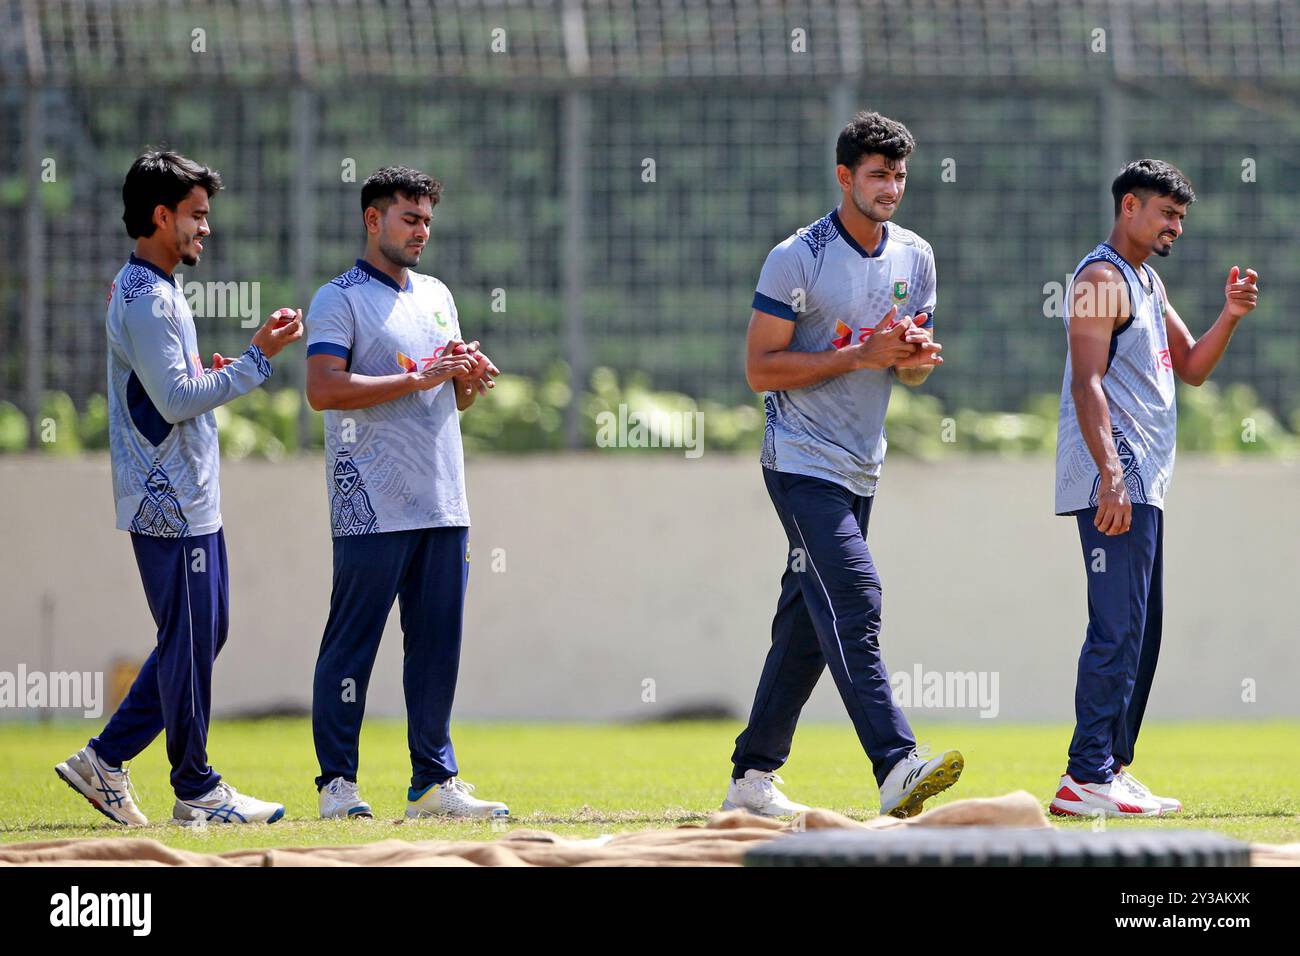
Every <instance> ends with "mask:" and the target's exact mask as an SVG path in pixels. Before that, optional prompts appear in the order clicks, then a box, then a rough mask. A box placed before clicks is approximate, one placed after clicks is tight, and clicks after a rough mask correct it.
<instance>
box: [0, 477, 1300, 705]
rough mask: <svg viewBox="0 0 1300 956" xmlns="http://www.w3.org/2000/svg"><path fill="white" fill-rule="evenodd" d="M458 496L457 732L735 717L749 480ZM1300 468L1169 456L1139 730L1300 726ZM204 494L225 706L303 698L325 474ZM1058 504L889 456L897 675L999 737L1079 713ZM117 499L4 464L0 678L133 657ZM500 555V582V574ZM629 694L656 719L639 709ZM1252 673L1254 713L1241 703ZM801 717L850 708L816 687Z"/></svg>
mask: <svg viewBox="0 0 1300 956" xmlns="http://www.w3.org/2000/svg"><path fill="white" fill-rule="evenodd" d="M468 477H469V488H470V505H471V511H472V516H473V520H474V528H473V530H472V532H471V550H472V563H471V575H470V596H469V603H468V613H467V626H466V634H465V651H464V658H463V662H462V669H461V681H460V688H459V691H458V695H457V711H456V712H457V714H458V716H460V717H463V718H469V717H490V718H556V719H559V718H563V719H580V720H606V719H618V718H637V717H654V716H657V715H663V714H664V713H665V712H667V711H668V710H670V709H672V708H675V707H680V706H689V705H692V704H699V703H710V702H713V703H721V704H724V705H726V706H728V707H731V708H733V709H734V710H735V711H736V712H739V713H743V712H745V711H747V709H748V705H749V700H750V695H751V693H752V691H753V686H754V683H755V680H756V678H757V675H758V672H759V669H760V667H761V666H762V662H763V656H764V653H765V650H766V646H767V643H768V640H769V631H768V628H769V621H770V615H771V612H772V609H773V607H774V605H775V600H776V593H777V584H778V580H779V578H780V575H781V571H782V566H783V562H784V560H785V544H784V540H783V537H782V535H781V533H780V530H779V525H778V523H777V520H776V517H775V515H774V514H773V512H772V508H771V504H770V503H769V501H768V499H767V495H766V492H765V491H764V488H763V484H762V480H761V475H760V472H759V468H758V465H757V463H756V462H755V461H753V460H752V459H751V458H750V457H749V456H744V457H729V456H723V455H705V456H704V457H703V458H701V459H699V460H696V461H687V460H685V459H684V458H682V457H681V456H680V454H679V453H677V454H675V453H671V452H667V451H665V452H663V453H662V454H660V455H652V456H646V455H642V456H628V455H619V454H592V455H575V456H560V457H523V458H518V457H515V458H478V459H476V460H472V461H471V463H470V466H469V473H468ZM1297 477H1298V472H1297V469H1296V468H1295V467H1294V466H1289V465H1286V464H1281V463H1274V462H1235V463H1227V464H1216V463H1213V462H1210V461H1204V460H1201V461H1198V460H1195V459H1191V458H1186V457H1185V458H1184V459H1183V460H1180V462H1179V465H1178V472H1177V474H1176V476H1175V481H1174V486H1173V491H1172V500H1171V502H1170V505H1169V508H1168V510H1167V513H1166V514H1167V530H1166V581H1167V584H1166V605H1167V610H1166V627H1165V638H1164V652H1163V655H1162V660H1161V666H1160V671H1159V674H1158V677H1157V681H1156V686H1155V691H1154V694H1153V699H1152V703H1151V708H1150V711H1149V713H1150V714H1151V715H1153V716H1155V717H1159V718H1182V717H1264V716H1279V715H1292V716H1294V715H1300V693H1297V679H1298V678H1300V646H1298V645H1297V626H1296V620H1295V604H1296V596H1297V590H1298V584H1297V567H1300V561H1298V560H1297V557H1298V554H1300V548H1298V546H1297V541H1298V540H1300V535H1298V534H1297V532H1300V507H1298V506H1297V505H1298V502H1297V488H1298V486H1297ZM222 486H223V493H224V502H223V511H224V517H225V523H226V534H227V545H228V548H229V553H230V562H231V590H232V629H231V637H230V642H229V644H228V645H227V648H226V650H225V651H224V653H223V655H222V657H221V659H220V661H219V662H218V665H217V672H216V685H215V691H214V694H215V701H216V705H217V711H218V713H233V712H237V711H240V710H244V709H248V708H261V707H265V706H268V705H272V704H276V703H288V704H299V705H307V704H308V703H309V702H310V695H311V677H312V669H313V666H314V662H315V653H316V647H317V645H318V642H319V640H320V634H321V629H322V627H323V625H324V622H325V617H326V611H327V602H328V597H329V586H330V539H329V535H328V530H327V526H326V522H327V509H326V498H325V490H324V479H323V466H322V464H321V462H320V460H319V459H303V460H295V461H291V462H288V463H282V464H268V463H263V462H256V463H254V462H243V463H227V464H226V465H225V467H224V469H223V482H222ZM1051 492H1052V462H1051V460H1049V459H1026V460H1021V461H1006V460H997V459H961V460H954V461H950V462H946V463H943V464H938V465H924V464H920V463H916V462H909V461H906V460H903V459H901V458H900V459H894V460H891V461H890V462H889V464H888V466H887V469H886V474H885V479H884V481H883V482H882V484H881V489H880V498H879V500H878V503H877V507H876V509H875V511H874V513H873V515H872V526H871V536H870V543H871V547H872V551H873V554H874V556H875V558H876V561H877V564H878V565H879V568H880V570H881V576H882V578H883V581H884V587H885V592H884V593H885V630H884V634H883V638H882V643H883V646H884V648H885V653H886V660H887V662H888V664H889V666H890V669H891V671H894V672H898V671H900V670H907V671H911V670H912V669H913V667H914V666H915V665H917V664H920V665H921V666H922V667H923V668H924V669H926V670H944V671H967V670H969V671H996V672H998V675H999V688H998V689H999V692H1000V693H999V702H998V703H999V717H1000V718H1001V719H1009V720H1021V719H1030V720H1038V719H1055V720H1068V719H1069V718H1070V717H1071V714H1072V700H1073V697H1072V695H1073V680H1074V670H1075V662H1076V659H1077V656H1078V651H1079V647H1080V644H1081V641H1082V638H1083V629H1084V623H1085V613H1086V607H1085V601H1084V582H1083V570H1082V558H1081V554H1080V549H1079V544H1078V539H1077V535H1076V532H1075V529H1074V524H1073V521H1072V520H1071V519H1063V518H1056V517H1054V516H1053V515H1052V513H1051V512H1052V509H1051V504H1052V502H1051ZM110 498H111V494H110V490H109V474H108V467H107V461H106V459H104V458H102V457H87V458H81V459H72V460H60V459H53V458H45V457H40V458H36V457H25V458H15V457H7V458H0V515H3V518H2V520H0V542H2V543H3V547H0V597H2V598H3V602H4V609H5V613H4V616H3V623H0V629H2V630H0V633H2V635H3V636H2V637H0V671H4V670H8V671H11V672H12V671H14V670H16V667H17V665H18V664H19V663H23V664H25V665H26V666H27V667H28V668H29V669H45V670H74V669H75V670H103V669H105V668H106V667H107V666H108V664H109V661H110V660H111V659H112V658H114V657H116V656H120V655H133V656H137V657H141V658H142V657H143V656H145V655H146V654H147V653H148V650H149V648H150V646H151V643H152V640H153V626H152V623H151V621H150V618H149V612H148V609H147V607H146V605H145V601H144V596H143V593H142V591H141V587H140V582H139V580H138V577H137V572H136V568H135V563H134V559H133V556H132V552H131V547H130V544H129V540H128V537H127V535H126V534H125V533H123V532H119V531H115V530H113V529H112V527H111V525H112V518H113V516H112V507H111V501H110ZM498 548H499V549H502V550H503V553H504V560H505V570H504V572H494V571H493V570H492V563H493V561H492V559H493V552H494V549H498ZM44 595H49V596H50V598H52V600H53V602H54V612H53V617H52V626H51V627H50V629H49V631H50V637H51V638H52V641H51V640H46V638H44V637H43V636H42V628H43V625H42V617H41V612H40V605H41V600H42V597H43V596H44ZM400 652H401V635H400V632H399V631H398V630H397V624H396V612H395V611H394V615H393V618H392V619H390V622H389V630H388V633H387V634H386V636H385V643H384V646H383V649H382V650H381V652H380V655H379V660H378V664H377V666H376V674H375V679H374V681H373V683H372V686H371V696H370V706H369V711H370V713H372V714H388V715H397V714H400V713H402V691H401V679H400V672H401V668H400ZM645 679H653V680H654V681H655V692H656V694H655V696H656V701H655V702H654V703H645V702H643V701H642V682H643V680H645ZM1247 679H1250V680H1254V681H1256V682H1257V700H1256V702H1254V703H1248V702H1243V700H1242V682H1243V681H1244V680H1247ZM805 713H806V716H808V717H811V718H822V719H839V718H840V717H841V716H842V710H841V707H840V703H839V700H838V698H837V696H836V694H835V690H834V686H833V684H832V682H831V680H830V678H829V676H826V677H823V680H822V682H821V684H820V685H819V686H818V689H817V692H816V693H815V694H814V696H813V699H812V701H811V702H810V704H809V707H808V708H807V710H806V712H805ZM15 715H18V716H21V714H19V713H18V712H15V711H12V710H10V711H4V710H0V718H3V717H13V716H15ZM918 715H919V714H918ZM923 715H924V716H926V717H949V716H951V717H961V718H970V717H973V716H975V711H973V710H969V709H967V710H960V711H958V710H928V711H925V712H924V714H923ZM29 716H30V715H29Z"/></svg>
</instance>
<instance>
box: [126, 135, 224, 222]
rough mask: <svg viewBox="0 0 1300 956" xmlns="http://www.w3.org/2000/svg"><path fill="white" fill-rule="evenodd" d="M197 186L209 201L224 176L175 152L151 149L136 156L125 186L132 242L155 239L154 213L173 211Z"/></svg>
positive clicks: (127, 215)
mask: <svg viewBox="0 0 1300 956" xmlns="http://www.w3.org/2000/svg"><path fill="white" fill-rule="evenodd" d="M195 186H202V187H203V188H204V189H205V190H207V193H208V198H209V199H210V198H212V196H213V195H214V194H215V193H216V192H217V190H219V189H220V188H221V174H220V173H219V172H217V171H216V170H215V169H212V168H210V167H208V166H204V165H203V164H202V163H196V162H195V161H194V160H192V159H189V158H187V157H185V156H182V155H181V154H180V153H177V152H174V151H173V150H170V149H166V148H162V149H155V148H153V147H150V148H149V149H146V150H145V151H144V152H143V153H141V154H140V155H139V156H137V157H136V160H135V162H134V163H132V164H131V168H130V169H129V170H128V171H127V174H126V181H125V182H123V183H122V205H123V207H124V211H123V213H122V222H124V223H126V234H127V235H128V236H130V237H131V238H132V239H140V238H143V237H145V236H152V235H153V233H154V228H155V227H154V224H153V211H154V210H155V209H157V208H158V207H159V206H166V207H167V208H168V209H170V210H172V211H173V212H174V211H175V210H176V207H177V206H178V205H179V204H180V202H181V200H183V199H184V198H185V197H186V196H188V195H189V194H190V191H191V190H192V189H193V188H194V187H195Z"/></svg>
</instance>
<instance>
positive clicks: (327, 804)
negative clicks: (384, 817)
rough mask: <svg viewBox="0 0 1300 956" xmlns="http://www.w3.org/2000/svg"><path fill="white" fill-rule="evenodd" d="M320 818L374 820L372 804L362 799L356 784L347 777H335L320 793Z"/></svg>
mask: <svg viewBox="0 0 1300 956" xmlns="http://www.w3.org/2000/svg"><path fill="white" fill-rule="evenodd" d="M320 818H321V819H322V820H353V819H362V820H373V819H374V818H375V815H374V813H372V812H371V810H370V804H368V803H366V801H364V800H362V799H361V793H360V791H358V790H357V785H356V782H355V781H353V780H348V779H346V778H345V777H335V778H334V779H333V780H331V781H330V782H329V783H327V784H326V785H325V786H323V787H321V791H320Z"/></svg>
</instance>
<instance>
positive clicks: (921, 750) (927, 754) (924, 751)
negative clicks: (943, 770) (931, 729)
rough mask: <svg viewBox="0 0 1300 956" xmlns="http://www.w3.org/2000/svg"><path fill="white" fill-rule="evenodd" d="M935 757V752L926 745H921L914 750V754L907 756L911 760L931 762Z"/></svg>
mask: <svg viewBox="0 0 1300 956" xmlns="http://www.w3.org/2000/svg"><path fill="white" fill-rule="evenodd" d="M932 756H934V752H933V751H932V750H930V747H929V746H928V745H926V744H919V745H917V746H915V747H913V748H912V752H911V753H910V754H908V755H907V759H909V760H929V759H930V758H931V757H932Z"/></svg>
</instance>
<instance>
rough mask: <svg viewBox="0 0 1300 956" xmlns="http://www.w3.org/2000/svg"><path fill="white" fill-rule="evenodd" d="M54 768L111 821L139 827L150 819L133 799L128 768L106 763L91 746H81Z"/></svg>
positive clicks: (60, 777) (65, 781)
mask: <svg viewBox="0 0 1300 956" xmlns="http://www.w3.org/2000/svg"><path fill="white" fill-rule="evenodd" d="M54 772H55V773H57V774H58V775H59V779H61V780H62V781H63V782H64V783H66V784H67V785H68V786H69V787H71V788H72V789H73V790H75V791H77V793H79V794H81V795H82V796H83V797H85V798H86V799H87V800H89V801H90V805H91V806H92V807H94V808H95V809H96V810H98V811H99V812H100V813H102V814H103V815H104V816H106V817H108V818H109V819H110V820H112V821H113V822H114V823H121V824H123V825H125V826H129V827H142V826H144V825H145V824H146V823H148V822H149V820H148V818H147V817H145V815H144V814H143V813H141V812H140V810H139V808H137V807H136V805H135V800H134V799H132V796H131V775H130V771H129V770H127V769H126V767H110V766H108V764H106V763H104V762H103V761H102V760H100V759H99V756H98V755H97V754H96V753H95V749H94V748H93V747H91V746H89V745H87V746H85V747H82V748H81V749H80V750H78V751H77V752H76V753H75V754H73V755H72V756H71V757H69V758H68V759H67V760H65V761H63V763H60V764H55V765H54Z"/></svg>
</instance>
